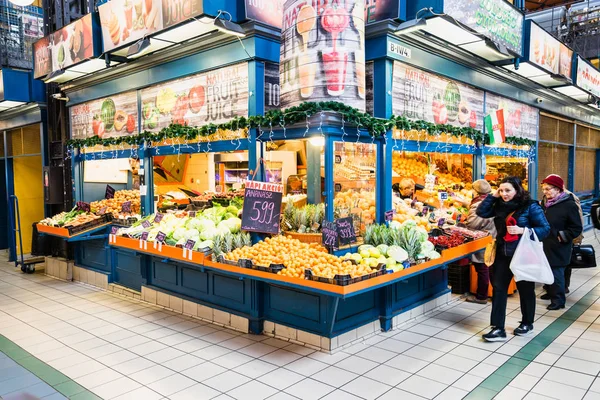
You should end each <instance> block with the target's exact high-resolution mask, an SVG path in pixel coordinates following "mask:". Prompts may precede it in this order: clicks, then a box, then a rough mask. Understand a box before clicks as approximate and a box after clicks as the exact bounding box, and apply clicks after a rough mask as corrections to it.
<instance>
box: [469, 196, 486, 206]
mask: <svg viewBox="0 0 600 400" xmlns="http://www.w3.org/2000/svg"><path fill="white" fill-rule="evenodd" d="M486 197H488V195H487V194H480V195H479V196H477V197H475V198H474V199H473V200H471V206H472V205H473V204H475V203H481V202H482V201H483V200H485V198H486Z"/></svg>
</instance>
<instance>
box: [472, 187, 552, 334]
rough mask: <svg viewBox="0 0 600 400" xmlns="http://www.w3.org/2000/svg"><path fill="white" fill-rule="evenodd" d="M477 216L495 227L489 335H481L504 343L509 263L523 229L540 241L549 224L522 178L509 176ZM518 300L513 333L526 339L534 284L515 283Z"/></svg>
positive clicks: (484, 201) (530, 317)
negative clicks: (518, 314)
mask: <svg viewBox="0 0 600 400" xmlns="http://www.w3.org/2000/svg"><path fill="white" fill-rule="evenodd" d="M477 215H478V216H480V217H482V218H492V217H493V218H494V225H495V226H496V231H497V234H496V258H495V260H494V264H493V265H492V267H491V272H492V277H491V278H492V288H493V289H494V291H493V295H492V315H491V318H490V319H491V323H490V324H491V325H492V329H491V330H490V332H488V333H486V334H485V335H483V339H484V340H486V341H488V342H501V341H505V340H506V331H505V329H504V323H505V321H506V303H507V301H508V286H509V285H510V281H511V280H512V277H513V273H512V271H511V270H510V263H511V261H512V259H513V256H514V254H515V250H516V249H517V245H518V244H519V240H520V239H521V235H522V234H523V233H524V232H525V229H524V228H530V229H533V230H534V231H535V233H536V235H537V237H538V238H539V239H540V240H543V239H544V238H545V237H546V236H547V235H548V233H549V232H550V225H549V224H548V221H547V220H546V217H545V216H544V211H543V210H542V208H541V207H540V205H539V203H538V202H537V201H535V200H532V199H531V197H530V196H529V193H528V192H527V191H526V190H525V188H523V185H522V184H521V179H519V178H517V177H515V176H511V177H508V178H504V179H503V180H502V182H501V183H500V187H499V188H498V190H497V191H496V192H494V194H493V195H492V196H488V197H486V199H485V200H483V201H482V202H481V204H480V205H479V207H478V208H477ZM517 289H518V291H519V299H520V301H521V315H522V319H521V324H520V325H519V326H518V327H517V328H516V329H515V330H514V334H515V335H518V336H527V335H529V334H530V333H531V332H533V320H534V318H535V282H527V281H519V282H517Z"/></svg>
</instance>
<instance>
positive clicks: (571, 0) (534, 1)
mask: <svg viewBox="0 0 600 400" xmlns="http://www.w3.org/2000/svg"><path fill="white" fill-rule="evenodd" d="M581 2H582V0H527V1H525V8H526V9H527V11H528V12H534V11H541V10H544V9H546V8H552V7H556V6H568V5H571V4H577V3H581Z"/></svg>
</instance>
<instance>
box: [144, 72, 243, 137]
mask: <svg viewBox="0 0 600 400" xmlns="http://www.w3.org/2000/svg"><path fill="white" fill-rule="evenodd" d="M247 115H248V64H247V63H240V64H236V65H232V66H229V67H225V68H219V69H215V70H212V71H208V72H203V73H201V74H197V75H193V76H191V77H187V78H182V79H177V80H174V81H169V82H167V83H163V84H161V85H157V86H151V87H149V88H147V89H142V130H146V131H150V132H157V131H159V130H161V129H162V128H166V127H168V126H169V125H170V124H172V123H174V124H180V125H189V126H203V125H207V124H220V123H224V122H228V121H230V120H231V119H232V118H234V117H241V116H247Z"/></svg>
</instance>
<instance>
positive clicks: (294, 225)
mask: <svg viewBox="0 0 600 400" xmlns="http://www.w3.org/2000/svg"><path fill="white" fill-rule="evenodd" d="M324 217H325V204H323V203H321V204H316V205H315V204H307V205H306V206H304V207H302V208H298V207H296V206H294V203H293V202H291V201H290V202H288V203H287V204H286V206H285V209H284V210H283V219H282V221H281V230H282V231H284V232H298V233H320V232H321V226H322V225H323V218H324Z"/></svg>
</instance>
